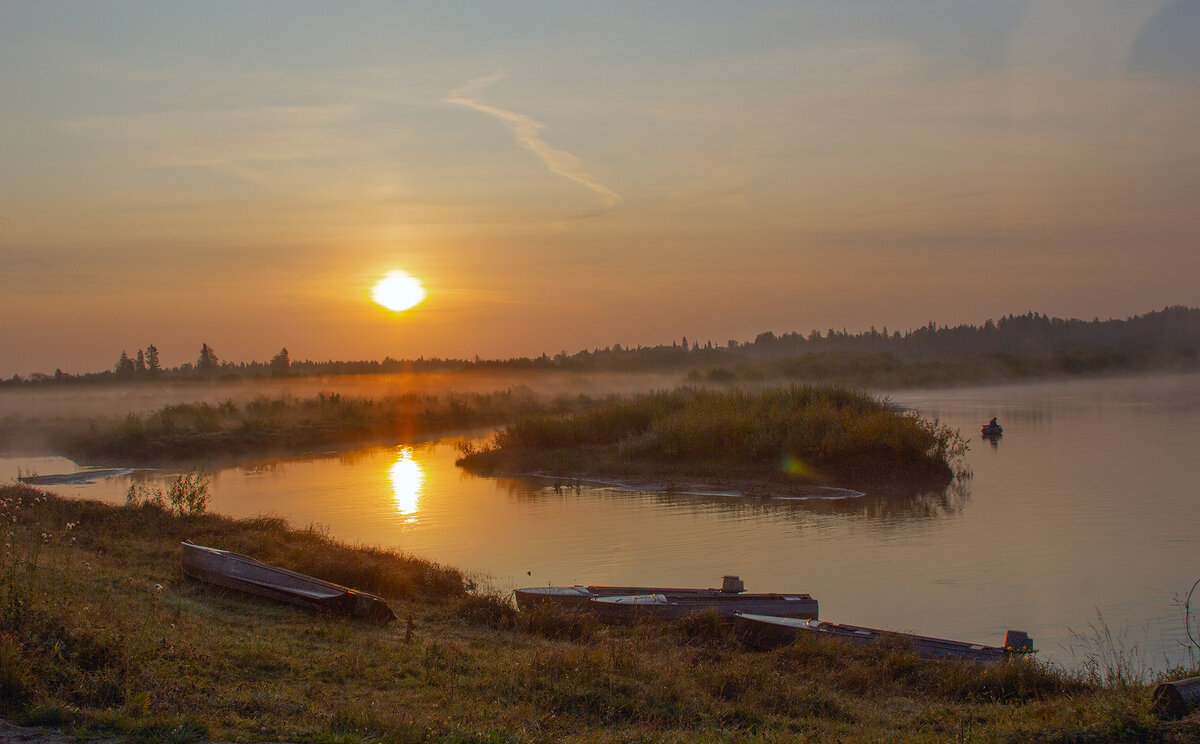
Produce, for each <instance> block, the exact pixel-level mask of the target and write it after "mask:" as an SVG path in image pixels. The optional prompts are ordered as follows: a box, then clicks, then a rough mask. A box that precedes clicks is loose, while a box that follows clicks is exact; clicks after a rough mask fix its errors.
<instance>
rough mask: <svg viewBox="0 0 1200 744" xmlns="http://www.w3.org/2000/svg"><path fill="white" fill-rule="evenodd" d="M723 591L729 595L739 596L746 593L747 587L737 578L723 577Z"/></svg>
mask: <svg viewBox="0 0 1200 744" xmlns="http://www.w3.org/2000/svg"><path fill="white" fill-rule="evenodd" d="M721 591H722V592H727V593H729V594H738V593H739V592H744V591H746V585H745V584H743V583H742V580H741V579H739V578H738V577H736V576H722V577H721Z"/></svg>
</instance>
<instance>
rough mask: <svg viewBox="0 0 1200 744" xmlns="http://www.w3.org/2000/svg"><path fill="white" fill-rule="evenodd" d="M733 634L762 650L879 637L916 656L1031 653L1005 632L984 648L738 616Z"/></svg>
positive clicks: (984, 657) (986, 660) (1023, 640)
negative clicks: (820, 640) (903, 645)
mask: <svg viewBox="0 0 1200 744" xmlns="http://www.w3.org/2000/svg"><path fill="white" fill-rule="evenodd" d="M734 631H735V633H736V634H737V637H738V640H740V641H741V642H742V643H743V644H745V645H747V646H749V647H751V648H755V649H758V650H762V651H766V650H770V649H773V648H778V647H780V646H787V645H790V644H792V643H795V642H796V641H797V640H799V639H800V638H804V637H813V638H830V639H836V640H840V641H844V642H847V643H854V644H859V645H866V644H871V643H875V642H876V641H878V640H880V639H883V638H895V639H899V640H902V641H904V642H905V643H908V644H909V645H910V646H911V647H912V650H913V651H914V652H915V653H916V654H917V655H919V656H924V657H927V658H951V659H965V660H968V661H973V662H977V663H982V664H994V663H996V662H999V661H1002V660H1004V659H1006V658H1008V657H1009V656H1012V655H1013V654H1020V653H1028V652H1030V651H1032V650H1033V641H1032V640H1031V639H1030V638H1029V636H1027V635H1025V634H1024V633H1022V632H1020V631H1012V630H1010V631H1008V635H1007V636H1006V637H1005V645H1004V646H985V645H983V644H978V643H967V642H964V641H952V640H948V639H945V638H931V637H929V636H919V635H914V634H912V633H900V632H897V631H891V630H880V629H877V628H863V627H859V626H856V625H844V624H841V623H831V622H825V621H817V620H800V619H793V618H780V617H767V616H763V615H755V614H738V615H737V616H735V617H734Z"/></svg>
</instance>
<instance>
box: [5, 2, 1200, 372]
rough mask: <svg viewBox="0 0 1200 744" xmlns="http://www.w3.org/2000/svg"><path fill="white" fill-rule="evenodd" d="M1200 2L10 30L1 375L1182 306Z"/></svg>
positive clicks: (832, 6) (194, 16) (586, 11)
mask: <svg viewBox="0 0 1200 744" xmlns="http://www.w3.org/2000/svg"><path fill="white" fill-rule="evenodd" d="M1196 8H1197V4H1193V3H1188V2H1185V1H1184V0H1174V1H1170V0H1146V1H1145V2H1142V1H1140V0H1139V1H1134V0H1130V1H1129V2H1117V1H1116V0H1098V1H1095V2H1092V1H1089V2H1074V1H1066V0H1064V2H1038V1H1035V0H1027V1H1017V0H1013V1H1012V2H996V3H988V4H986V5H984V6H982V7H980V6H978V5H976V4H972V5H971V6H970V7H959V6H947V5H946V4H943V3H937V2H932V0H930V1H926V0H918V1H917V2H914V3H911V4H905V5H904V7H903V8H897V7H894V6H893V4H889V3H884V2H864V3H862V4H857V5H854V6H853V7H848V6H846V5H845V4H842V3H835V2H817V3H811V4H803V5H796V4H792V3H783V2H752V3H748V4H745V5H739V6H736V7H734V6H727V5H723V4H719V3H713V4H707V3H701V4H698V5H693V4H688V5H686V6H685V5H678V4H675V3H672V2H666V3H663V4H661V5H656V6H654V7H644V6H643V5H641V4H636V3H622V2H618V3H614V4H611V5H607V6H605V7H603V8H583V7H576V6H560V5H556V4H550V5H547V4H541V3H533V2H530V3H518V4H515V5H513V6H511V7H509V8H507V9H505V10H501V9H500V8H493V7H491V6H487V5H483V6H479V7H478V8H475V10H474V12H473V13H471V14H467V15H463V14H460V13H456V12H454V11H453V10H451V9H447V8H443V7H441V6H440V5H437V4H428V5H426V4H413V5H405V6H404V7H393V6H383V7H379V6H368V5H360V4H356V3H350V4H346V5H340V6H337V7H333V8H331V7H330V6H327V5H323V4H319V3H308V2H294V3H282V2H264V3H261V4H256V5H255V6H253V7H249V8H243V7H241V6H238V5H216V6H212V7H210V8H200V7H197V6H192V5H188V4H181V3H180V4H176V3H165V4H163V5H162V6H159V7H156V9H155V11H154V12H148V11H147V9H146V8H145V6H143V5H140V4H137V3H132V2H129V3H126V2H115V3H112V4H106V5H105V7H103V8H101V7H98V6H79V5H76V4H69V3H59V2H46V3H37V4H17V3H12V4H5V5H3V6H0V96H3V97H4V100H5V101H6V102H7V103H6V106H5V110H4V112H3V113H2V114H0V143H2V144H0V148H3V151H2V153H3V159H2V162H3V163H4V167H3V168H2V169H0V275H3V276H4V277H5V279H7V281H6V283H5V284H6V286H5V291H4V292H3V294H2V295H0V332H2V336H3V339H2V343H0V377H9V376H11V375H13V374H21V375H28V374H30V373H32V372H42V373H52V372H53V371H54V370H55V369H56V368H60V369H62V370H63V371H65V372H71V373H74V372H83V371H99V370H102V369H107V368H111V367H112V365H113V364H114V363H115V361H116V359H117V357H118V356H119V354H120V352H121V351H122V350H123V349H124V350H127V351H129V352H130V353H133V351H134V350H136V349H138V348H144V347H145V346H146V345H147V344H151V343H153V344H155V345H156V346H157V347H158V348H159V349H160V352H161V354H162V360H163V363H164V364H166V365H171V366H173V365H176V364H179V363H181V362H191V361H194V360H195V357H196V355H197V352H198V349H199V347H200V344H201V343H208V344H210V345H211V346H212V347H213V348H214V349H215V350H216V351H217V353H218V355H219V356H220V357H221V358H222V359H226V360H230V361H250V360H260V361H262V360H267V359H269V358H270V357H271V356H272V355H274V354H275V352H277V351H278V350H279V349H280V347H285V346H286V347H287V348H288V349H289V351H290V353H291V356H292V358H293V359H314V360H324V359H382V358H384V357H386V356H391V357H393V358H416V357H419V356H425V357H431V356H451V357H473V356H475V355H479V356H483V357H511V356H536V355H539V354H541V353H543V352H545V353H549V354H554V353H557V352H559V351H567V352H574V351H577V350H579V349H582V348H593V347H604V346H609V345H612V344H615V343H620V344H622V345H634V346H636V345H638V344H644V345H654V344H660V343H671V342H672V341H673V340H675V339H678V338H680V337H682V336H687V337H688V338H689V339H694V340H697V341H701V342H704V341H707V340H712V341H713V342H714V343H719V344H723V343H725V342H726V341H727V340H729V339H739V340H747V339H752V338H753V337H754V336H755V335H757V334H758V333H760V332H763V331H768V330H770V331H774V332H777V333H779V332H788V331H793V330H796V331H800V332H804V333H807V332H808V331H809V330H812V329H814V328H815V329H822V330H823V329H826V328H830V327H833V328H838V329H841V328H848V329H849V330H851V331H857V330H864V329H866V328H868V327H870V326H876V327H883V326H888V327H889V328H891V329H893V330H901V331H903V330H906V329H909V328H914V327H918V326H921V325H924V324H925V323H927V322H929V321H934V322H937V323H939V324H957V323H982V322H983V321H985V320H986V319H988V318H995V317H999V316H1002V315H1005V314H1008V313H1024V312H1027V311H1030V310H1033V311H1038V312H1042V313H1047V314H1050V315H1055V316H1062V317H1083V318H1088V319H1090V318H1092V317H1094V316H1099V317H1127V316H1130V315H1135V314H1140V313H1144V312H1148V311H1151V310H1156V309H1161V308H1162V307H1164V306H1166V305H1174V304H1185V305H1192V306H1196V305H1200V283H1198V282H1196V281H1195V277H1196V276H1198V275H1200V250H1197V247H1198V246H1197V238H1200V210H1197V209H1196V208H1195V205H1196V204H1197V203H1200V144H1198V143H1197V138H1196V137H1195V132H1197V131H1200V11H1198V10H1197V9H1196ZM685 10H686V11H687V12H685ZM284 17H286V19H287V22H286V23H280V19H281V18H284ZM395 270H402V271H405V272H408V273H409V274H411V275H413V276H415V277H417V278H419V279H420V280H421V282H422V283H423V284H424V286H425V287H426V289H427V290H428V298H427V299H426V300H425V301H424V302H423V303H421V304H420V305H418V306H417V307H415V308H413V309H412V310H409V311H406V312H404V313H399V314H397V313H391V312H388V311H386V310H384V309H382V308H380V307H378V306H377V305H375V304H374V303H372V302H371V301H370V298H369V293H370V289H371V286H372V285H373V284H374V283H375V282H376V281H377V280H378V279H379V278H380V277H382V276H383V275H384V274H386V273H387V272H389V271H395Z"/></svg>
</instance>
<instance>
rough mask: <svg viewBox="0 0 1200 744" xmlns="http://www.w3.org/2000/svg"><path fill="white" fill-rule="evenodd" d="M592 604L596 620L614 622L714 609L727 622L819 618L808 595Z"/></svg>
mask: <svg viewBox="0 0 1200 744" xmlns="http://www.w3.org/2000/svg"><path fill="white" fill-rule="evenodd" d="M589 605H590V609H591V611H592V612H593V613H594V614H595V615H596V617H598V618H600V619H601V620H607V621H610V622H637V621H639V620H678V619H679V618H681V617H685V616H687V615H691V614H694V613H697V612H707V611H714V610H715V611H716V613H717V615H718V616H719V617H721V618H722V619H724V620H726V621H732V620H733V618H734V616H735V615H737V614H739V613H744V612H746V613H754V614H757V615H761V616H772V617H779V618H792V619H798V618H807V619H814V620H815V619H816V617H817V600H815V599H813V598H812V597H811V596H810V595H808V594H731V595H726V596H719V595H698V594H690V595H689V594H682V595H681V594H640V595H631V596H624V597H596V598H594V599H592V600H590V602H589Z"/></svg>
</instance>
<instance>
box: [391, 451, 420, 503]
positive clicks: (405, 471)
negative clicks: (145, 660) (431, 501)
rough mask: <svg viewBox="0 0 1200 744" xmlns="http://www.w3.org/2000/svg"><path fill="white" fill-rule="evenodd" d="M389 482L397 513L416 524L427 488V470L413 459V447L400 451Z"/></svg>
mask: <svg viewBox="0 0 1200 744" xmlns="http://www.w3.org/2000/svg"><path fill="white" fill-rule="evenodd" d="M388 480H390V481H391V482H392V501H394V502H395V504H396V511H398V512H400V513H401V514H403V515H405V516H407V517H408V520H406V521H409V522H415V521H416V514H417V511H418V510H419V509H420V504H421V493H422V490H423V489H424V487H425V468H423V467H421V463H419V462H417V461H416V460H414V459H413V451H412V447H404V448H403V449H401V450H400V457H399V459H397V460H396V462H394V463H393V464H392V467H391V469H390V470H389V471H388Z"/></svg>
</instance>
